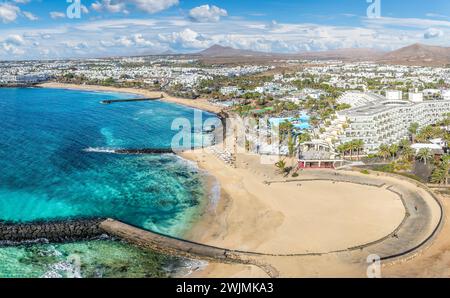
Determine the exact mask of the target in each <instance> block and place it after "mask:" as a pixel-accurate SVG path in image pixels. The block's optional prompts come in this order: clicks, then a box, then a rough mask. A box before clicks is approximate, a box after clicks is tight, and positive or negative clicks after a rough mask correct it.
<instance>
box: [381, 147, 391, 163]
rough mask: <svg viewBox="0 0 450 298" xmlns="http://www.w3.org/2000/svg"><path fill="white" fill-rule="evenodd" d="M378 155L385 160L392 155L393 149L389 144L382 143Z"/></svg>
mask: <svg viewBox="0 0 450 298" xmlns="http://www.w3.org/2000/svg"><path fill="white" fill-rule="evenodd" d="M378 156H380V157H382V158H383V160H384V161H386V159H387V158H388V157H389V156H391V150H390V148H389V146H388V145H381V146H380V148H379V149H378Z"/></svg>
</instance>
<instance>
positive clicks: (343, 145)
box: [337, 144, 347, 158]
mask: <svg viewBox="0 0 450 298" xmlns="http://www.w3.org/2000/svg"><path fill="white" fill-rule="evenodd" d="M337 151H338V152H339V153H341V154H342V157H343V158H345V153H346V152H347V150H346V147H345V144H341V145H339V146H338V147H337Z"/></svg>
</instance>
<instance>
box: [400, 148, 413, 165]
mask: <svg viewBox="0 0 450 298" xmlns="http://www.w3.org/2000/svg"><path fill="white" fill-rule="evenodd" d="M401 154H402V158H403V159H405V160H407V161H411V160H413V159H414V156H415V152H414V149H413V148H412V147H411V146H410V145H408V146H405V147H402V152H401Z"/></svg>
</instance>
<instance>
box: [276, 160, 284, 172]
mask: <svg viewBox="0 0 450 298" xmlns="http://www.w3.org/2000/svg"><path fill="white" fill-rule="evenodd" d="M275 166H276V167H277V169H278V172H279V173H280V174H284V173H285V172H286V161H285V160H280V161H279V162H277V163H276V164H275Z"/></svg>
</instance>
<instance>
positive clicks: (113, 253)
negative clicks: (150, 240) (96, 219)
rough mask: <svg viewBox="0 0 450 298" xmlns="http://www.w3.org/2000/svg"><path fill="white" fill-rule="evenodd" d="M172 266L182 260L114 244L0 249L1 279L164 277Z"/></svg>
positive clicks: (103, 242) (85, 243) (100, 242)
mask: <svg viewBox="0 0 450 298" xmlns="http://www.w3.org/2000/svg"><path fill="white" fill-rule="evenodd" d="M174 264H180V265H181V264H183V261H182V260H178V259H174V258H171V257H167V256H163V255H160V254H156V253H153V252H149V251H144V250H141V249H139V248H136V247H133V246H131V245H128V244H125V243H121V242H113V241H87V242H78V243H66V244H38V245H32V246H19V247H7V248H1V249H0V278H123V277H125V278H152V277H167V276H170V275H171V274H173V273H172V270H173V268H174ZM177 266H178V265H177Z"/></svg>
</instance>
